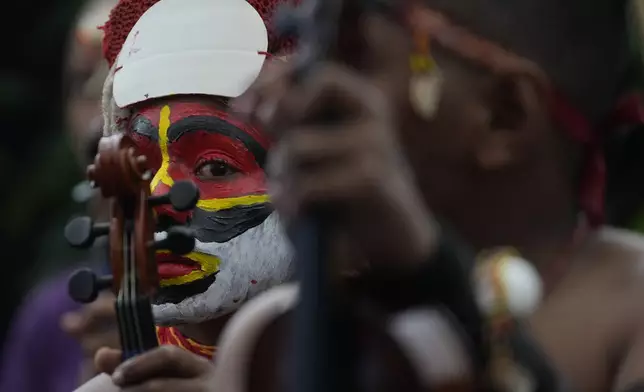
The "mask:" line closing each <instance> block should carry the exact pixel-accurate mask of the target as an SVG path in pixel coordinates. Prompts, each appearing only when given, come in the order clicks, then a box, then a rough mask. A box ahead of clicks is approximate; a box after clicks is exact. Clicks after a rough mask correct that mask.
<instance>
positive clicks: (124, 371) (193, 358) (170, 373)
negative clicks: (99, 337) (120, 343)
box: [112, 346, 210, 386]
mask: <svg viewBox="0 0 644 392" xmlns="http://www.w3.org/2000/svg"><path fill="white" fill-rule="evenodd" d="M209 366H210V362H209V361H208V360H207V359H205V358H202V357H200V356H198V355H196V354H193V353H191V352H188V351H186V350H184V349H181V348H179V347H176V346H161V347H158V348H156V349H154V350H152V351H149V352H146V353H144V354H141V355H139V356H137V357H134V358H132V359H129V360H127V361H126V362H124V363H123V364H121V365H120V366H119V367H118V368H117V369H116V370H115V371H114V373H113V374H112V378H113V380H114V383H115V384H117V385H119V386H128V385H135V384H141V383H143V382H145V381H148V380H152V379H154V378H159V377H178V378H189V377H197V376H199V375H201V374H202V373H203V372H204V371H205V370H207V369H209Z"/></svg>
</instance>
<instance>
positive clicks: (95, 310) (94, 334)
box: [60, 292, 120, 360]
mask: <svg viewBox="0 0 644 392" xmlns="http://www.w3.org/2000/svg"><path fill="white" fill-rule="evenodd" d="M114 300H115V298H114V295H113V294H112V293H108V292H105V293H101V295H100V296H99V297H98V298H97V299H96V301H94V302H92V303H91V304H88V305H85V306H83V307H82V308H81V309H80V310H78V311H76V312H70V313H66V314H64V315H63V316H62V317H61V320H60V325H61V328H62V329H63V331H65V332H67V333H69V334H70V335H72V336H74V337H75V338H76V339H78V341H79V343H80V345H81V347H82V348H83V353H84V355H85V357H86V358H87V359H90V360H93V358H94V356H95V355H96V352H97V351H98V350H99V349H100V348H101V347H110V348H116V349H118V348H120V342H119V335H118V327H117V322H116V311H115V309H114Z"/></svg>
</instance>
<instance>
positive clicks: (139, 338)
mask: <svg viewBox="0 0 644 392" xmlns="http://www.w3.org/2000/svg"><path fill="white" fill-rule="evenodd" d="M130 238H131V237H130ZM135 257H136V254H135V252H134V248H133V247H131V248H130V268H131V270H130V284H131V285H132V286H131V288H130V289H131V290H130V292H131V293H132V302H131V307H130V309H131V310H132V321H133V325H134V331H133V332H134V336H133V337H134V338H135V340H136V344H137V349H138V350H139V351H138V352H137V354H141V353H143V351H145V344H144V342H143V334H142V327H143V325H142V323H141V320H140V318H139V312H138V310H139V309H138V308H139V289H138V280H139V279H138V270H137V268H136V265H137V263H136V260H135ZM141 299H142V298H141Z"/></svg>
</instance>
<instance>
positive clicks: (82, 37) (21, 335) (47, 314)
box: [0, 0, 115, 392]
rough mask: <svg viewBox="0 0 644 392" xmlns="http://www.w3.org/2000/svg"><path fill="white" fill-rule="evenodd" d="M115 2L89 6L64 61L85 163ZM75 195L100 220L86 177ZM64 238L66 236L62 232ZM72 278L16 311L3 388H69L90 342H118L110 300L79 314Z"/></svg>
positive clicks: (100, 258) (8, 391) (93, 261)
mask: <svg viewBox="0 0 644 392" xmlns="http://www.w3.org/2000/svg"><path fill="white" fill-rule="evenodd" d="M113 3H114V1H112V0H93V1H92V2H90V3H89V4H88V5H87V6H86V8H84V10H83V12H82V14H81V16H80V18H79V19H78V23H77V25H76V28H75V30H74V32H73V33H74V34H73V38H72V39H71V42H70V47H69V54H68V58H67V62H66V66H65V70H66V75H65V77H66V98H67V104H66V119H67V130H68V137H69V139H70V142H71V143H72V145H73V151H74V152H75V154H76V157H77V159H78V161H79V165H82V166H85V165H86V164H87V163H88V162H90V161H91V160H93V157H94V155H95V152H96V145H97V142H98V138H99V137H100V135H101V131H102V129H101V125H102V121H101V116H100V114H101V108H100V98H101V91H102V80H103V79H104V77H105V75H106V74H107V69H105V67H101V61H100V60H101V52H100V41H101V38H102V33H101V31H100V30H98V26H100V25H101V24H102V23H104V21H105V20H106V19H107V15H108V12H109V9H110V7H111V6H112V5H113ZM72 197H73V198H74V200H75V201H76V202H78V203H87V205H88V208H89V210H90V213H91V214H92V215H93V216H95V218H96V219H99V220H100V219H101V218H102V216H103V215H104V208H105V207H104V206H103V205H102V203H101V202H100V200H99V199H98V198H97V197H96V196H95V195H93V194H92V193H91V192H90V190H89V187H88V186H87V185H86V184H85V183H81V184H79V185H78V186H77V187H76V188H75V189H74V191H73V192H72ZM60 236H61V239H60V240H61V241H64V239H63V237H62V233H61V235H60ZM105 252H106V250H105V249H104V245H101V246H96V247H95V248H94V249H92V250H90V252H88V258H87V262H88V263H89V264H90V265H91V266H94V267H96V268H101V266H102V265H105V262H106V261H105V256H104V253H105ZM68 277H69V271H66V272H65V273H62V274H60V275H56V276H54V277H52V278H50V279H48V280H46V281H44V282H43V283H41V284H40V285H38V286H36V287H35V288H34V289H33V290H32V291H31V292H30V293H29V294H28V296H27V297H26V299H25V300H24V302H23V303H22V305H21V307H20V308H19V310H18V312H17V313H16V316H15V319H14V321H13V324H12V326H11V330H10V332H9V334H8V335H7V341H6V343H5V346H4V352H3V356H2V364H1V367H0V391H2V392H18V391H19V392H32V391H33V392H36V391H38V392H40V391H47V392H68V391H70V390H72V389H73V388H74V387H75V386H76V385H77V384H78V382H79V377H82V376H81V374H80V373H81V364H82V362H83V358H84V357H87V358H90V359H91V358H92V356H93V354H94V351H92V347H93V344H94V346H95V347H96V348H95V349H97V348H98V347H100V346H104V345H107V346H114V344H115V343H112V340H110V339H111V338H112V337H115V328H114V326H113V322H112V320H111V318H107V321H108V322H107V324H106V325H104V326H99V325H98V324H100V323H99V321H100V320H99V319H100V315H101V314H102V313H105V312H107V313H108V314H109V311H110V308H106V307H105V306H104V304H105V300H104V299H101V300H100V301H97V303H96V304H94V306H93V308H89V309H88V310H90V312H81V313H78V314H77V313H75V312H76V311H79V310H81V308H80V307H79V305H77V304H76V303H74V302H73V301H72V299H71V298H70V297H69V294H68V291H67V281H68ZM110 306H111V305H110ZM68 312H72V313H68ZM90 316H91V317H90ZM90 323H91V324H92V327H93V328H94V329H97V328H99V327H101V331H100V332H99V331H95V332H96V333H93V334H91V337H90V336H89V334H88V336H87V337H84V338H83V340H82V341H81V342H82V343H83V344H82V345H79V343H78V341H77V340H76V339H75V338H74V337H72V336H69V333H70V332H71V333H74V332H76V331H78V330H79V329H80V326H81V324H90ZM61 324H62V325H61ZM110 325H112V326H111V327H110ZM88 326H89V325H86V327H88ZM110 331H111V332H110ZM95 349H94V350H95ZM83 351H85V355H84V354H83Z"/></svg>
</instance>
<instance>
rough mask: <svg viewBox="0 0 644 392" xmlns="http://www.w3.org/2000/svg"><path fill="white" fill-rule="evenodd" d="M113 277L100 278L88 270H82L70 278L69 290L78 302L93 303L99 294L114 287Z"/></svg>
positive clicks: (70, 294)
mask: <svg viewBox="0 0 644 392" xmlns="http://www.w3.org/2000/svg"><path fill="white" fill-rule="evenodd" d="M112 281H113V277H112V275H107V276H101V277H98V276H97V275H96V274H95V273H94V272H93V271H92V270H90V269H88V268H83V269H80V270H78V271H76V272H74V274H73V275H72V276H71V277H70V278H69V282H68V283H67V290H68V291H69V296H70V297H71V298H72V299H73V300H74V301H76V302H79V303H83V304H87V303H90V302H93V301H94V300H96V298H97V297H98V294H99V293H100V292H101V291H103V290H105V289H108V288H109V287H110V286H112Z"/></svg>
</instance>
